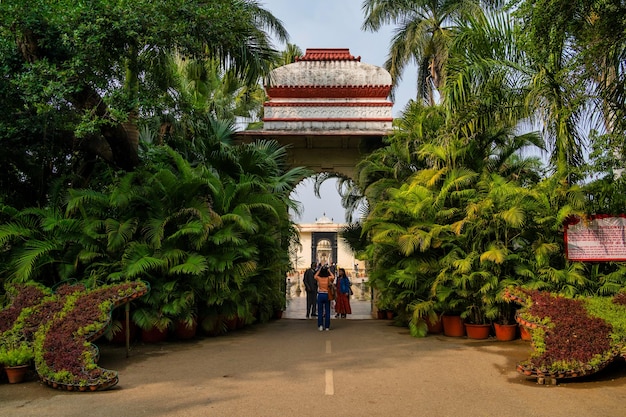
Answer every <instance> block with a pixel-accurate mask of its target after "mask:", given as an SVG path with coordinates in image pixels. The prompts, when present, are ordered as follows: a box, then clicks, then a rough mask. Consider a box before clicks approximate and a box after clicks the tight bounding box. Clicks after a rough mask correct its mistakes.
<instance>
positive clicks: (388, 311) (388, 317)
mask: <svg viewBox="0 0 626 417" xmlns="http://www.w3.org/2000/svg"><path fill="white" fill-rule="evenodd" d="M385 314H386V315H387V320H393V310H387V312H386V313H385Z"/></svg>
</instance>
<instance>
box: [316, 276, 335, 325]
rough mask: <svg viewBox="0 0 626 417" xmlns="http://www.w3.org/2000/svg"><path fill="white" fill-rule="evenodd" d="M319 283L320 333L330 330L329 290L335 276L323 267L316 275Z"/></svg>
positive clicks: (318, 319)
mask: <svg viewBox="0 0 626 417" xmlns="http://www.w3.org/2000/svg"><path fill="white" fill-rule="evenodd" d="M315 280H316V281H317V328H318V329H319V330H320V332H321V331H322V330H324V329H326V330H330V300H329V299H328V288H329V287H330V286H331V285H332V284H333V281H334V280H335V276H334V275H333V274H332V273H331V272H330V271H329V270H328V267H326V266H323V267H321V268H320V269H319V270H318V271H317V272H316V273H315Z"/></svg>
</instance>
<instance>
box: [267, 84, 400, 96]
mask: <svg viewBox="0 0 626 417" xmlns="http://www.w3.org/2000/svg"><path fill="white" fill-rule="evenodd" d="M265 92H266V93H267V95H268V96H269V97H270V98H278V97H280V98H366V97H369V98H371V97H377V98H387V97H388V96H389V94H390V93H391V86H390V85H364V86H356V85H346V86H317V85H303V86H276V87H267V86H266V87H265Z"/></svg>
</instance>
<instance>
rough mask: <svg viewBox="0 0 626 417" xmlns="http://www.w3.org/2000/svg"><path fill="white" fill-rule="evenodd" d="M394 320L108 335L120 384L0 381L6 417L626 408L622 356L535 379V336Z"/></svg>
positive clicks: (510, 413)
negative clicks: (126, 341) (592, 372)
mask: <svg viewBox="0 0 626 417" xmlns="http://www.w3.org/2000/svg"><path fill="white" fill-rule="evenodd" d="M390 323H391V322H389V321H387V320H350V319H348V320H341V319H335V320H333V323H332V330H331V331H330V332H319V331H317V329H316V325H315V322H314V321H313V320H304V319H302V320H295V319H286V318H283V319H281V320H276V321H272V322H270V323H267V324H262V325H256V326H250V327H247V328H245V329H243V330H240V331H237V332H233V333H230V334H228V335H225V336H221V337H215V338H199V339H197V340H193V341H189V342H170V343H163V344H157V345H143V344H137V345H135V346H134V347H133V349H132V351H131V355H130V357H129V358H126V357H125V356H126V355H125V349H124V348H123V347H115V346H106V345H105V346H102V347H101V353H102V359H101V362H100V364H101V366H103V367H105V368H109V369H115V370H117V371H119V377H120V382H119V384H118V385H117V386H115V387H114V388H113V389H111V390H108V391H103V392H95V393H79V392H66V391H58V390H54V389H51V388H49V387H47V386H44V385H41V384H40V383H39V382H37V381H36V380H34V379H33V380H31V381H30V382H27V383H23V384H15V385H9V384H7V383H3V384H0V416H2V417H9V416H11V417H13V416H15V417H30V416H32V417H99V416H102V417H112V416H123V417H139V416H151V417H165V416H167V417H196V416H197V417H205V416H242V417H248V416H285V417H292V416H299V417H300V416H333V417H339V416H341V417H346V416H355V417H356V416H358V417H363V416H382V417H386V416H394V417H398V416H407V417H408V416H438V417H443V416H450V417H459V416H476V417H488V416H498V417H502V416H507V417H516V416H520V417H521V416H524V417H527V416H550V417H565V416H567V417H577V416H581V417H583V416H584V417H588V416H602V417H613V416H615V417H618V416H619V417H622V416H624V415H626V369H625V368H626V365H624V364H623V363H620V364H617V365H616V366H614V367H611V368H610V369H607V370H606V371H605V372H603V373H601V374H598V375H596V376H595V377H594V378H590V379H587V380H581V381H578V382H564V383H561V384H560V385H558V386H544V385H537V384H536V383H535V381H534V380H532V379H527V378H525V377H524V376H522V375H520V374H518V373H517V372H516V371H515V364H516V363H517V362H518V361H519V360H522V359H525V358H526V357H527V356H528V353H529V345H528V342H523V341H521V340H516V341H513V342H497V341H495V340H486V341H475V340H468V339H465V338H450V337H445V336H440V335H438V336H428V337H426V338H422V339H416V338H412V337H411V336H409V334H408V330H407V329H405V328H399V327H394V326H392V325H391V324H390Z"/></svg>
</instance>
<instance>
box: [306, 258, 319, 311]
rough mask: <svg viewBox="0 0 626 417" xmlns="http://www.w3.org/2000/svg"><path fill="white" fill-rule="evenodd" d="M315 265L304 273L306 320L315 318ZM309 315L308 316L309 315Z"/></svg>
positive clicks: (312, 264)
mask: <svg viewBox="0 0 626 417" xmlns="http://www.w3.org/2000/svg"><path fill="white" fill-rule="evenodd" d="M315 266H316V265H315V263H314V262H313V263H311V267H310V268H308V269H307V270H306V271H304V279H303V281H304V288H305V289H306V318H307V319H308V318H309V315H310V316H311V317H316V316H317V281H316V280H315ZM309 313H310V314H309Z"/></svg>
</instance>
